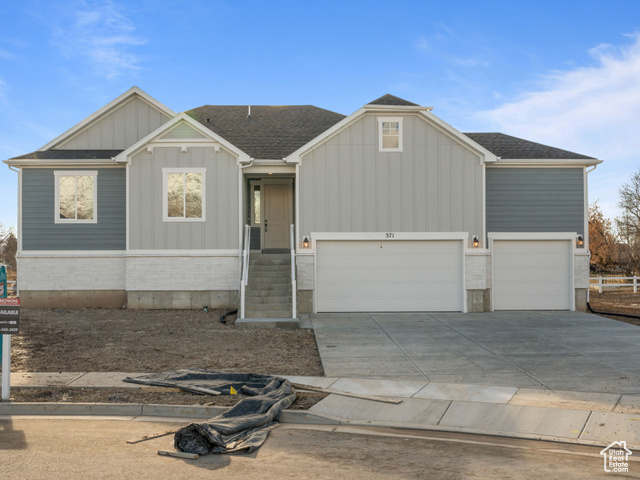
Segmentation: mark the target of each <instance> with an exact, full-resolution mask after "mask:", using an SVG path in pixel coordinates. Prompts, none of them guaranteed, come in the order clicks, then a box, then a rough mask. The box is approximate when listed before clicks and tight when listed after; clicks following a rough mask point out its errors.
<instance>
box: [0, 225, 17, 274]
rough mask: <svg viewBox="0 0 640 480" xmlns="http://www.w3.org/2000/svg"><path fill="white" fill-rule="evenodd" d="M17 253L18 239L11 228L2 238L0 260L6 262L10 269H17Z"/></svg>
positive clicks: (0, 241)
mask: <svg viewBox="0 0 640 480" xmlns="http://www.w3.org/2000/svg"><path fill="white" fill-rule="evenodd" d="M16 253H18V239H17V238H16V235H15V234H14V233H13V230H10V231H9V233H7V234H5V235H4V237H3V238H2V239H1V240H0V262H1V263H4V264H5V265H6V266H7V268H8V269H9V270H15V269H16Z"/></svg>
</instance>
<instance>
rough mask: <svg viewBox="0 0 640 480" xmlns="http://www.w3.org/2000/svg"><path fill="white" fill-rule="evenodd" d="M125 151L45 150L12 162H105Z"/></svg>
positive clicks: (20, 157)
mask: <svg viewBox="0 0 640 480" xmlns="http://www.w3.org/2000/svg"><path fill="white" fill-rule="evenodd" d="M122 151H123V150H122V149H120V150H43V151H36V152H31V153H26V154H24V155H20V156H19V157H13V158H12V160H20V159H36V160H104V159H111V158H113V157H115V156H116V155H118V154H119V153H120V152H122Z"/></svg>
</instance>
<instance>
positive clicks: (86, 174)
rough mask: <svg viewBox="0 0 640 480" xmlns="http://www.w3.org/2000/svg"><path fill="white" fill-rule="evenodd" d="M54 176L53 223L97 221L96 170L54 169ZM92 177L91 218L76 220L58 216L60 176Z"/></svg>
mask: <svg viewBox="0 0 640 480" xmlns="http://www.w3.org/2000/svg"><path fill="white" fill-rule="evenodd" d="M53 176H54V178H55V189H54V190H55V194H54V195H55V197H56V198H55V202H56V208H55V210H54V212H53V215H54V221H55V223H73V224H78V223H98V171H97V170H54V171H53ZM74 176H83V177H93V218H92V219H91V220H78V219H75V218H60V177H74ZM77 215H78V197H77V195H76V216H77Z"/></svg>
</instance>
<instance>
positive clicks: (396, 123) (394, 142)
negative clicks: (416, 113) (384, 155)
mask: <svg viewBox="0 0 640 480" xmlns="http://www.w3.org/2000/svg"><path fill="white" fill-rule="evenodd" d="M378 148H379V150H380V151H381V152H401V151H402V117H378Z"/></svg>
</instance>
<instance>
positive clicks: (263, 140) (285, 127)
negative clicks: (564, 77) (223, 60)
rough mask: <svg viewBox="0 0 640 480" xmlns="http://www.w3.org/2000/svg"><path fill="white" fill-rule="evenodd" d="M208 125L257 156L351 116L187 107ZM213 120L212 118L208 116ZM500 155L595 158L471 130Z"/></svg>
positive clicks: (300, 108)
mask: <svg viewBox="0 0 640 480" xmlns="http://www.w3.org/2000/svg"><path fill="white" fill-rule="evenodd" d="M371 104H372V105H409V106H414V105H415V103H411V102H408V101H406V100H403V99H401V98H398V97H394V96H393V95H389V94H387V95H383V96H382V97H380V98H379V99H377V100H374V101H373V102H371ZM186 113H187V114H188V115H190V116H191V117H192V118H194V119H195V120H197V121H198V122H200V123H201V124H202V125H204V126H205V127H207V128H209V129H210V130H212V131H213V132H215V133H217V134H218V135H220V136H221V137H222V138H224V139H225V140H227V141H229V142H231V143H232V144H233V145H235V146H236V147H238V148H240V149H241V150H242V151H243V152H245V153H247V154H248V155H250V156H251V157H253V158H257V159H282V158H284V157H286V156H288V155H289V154H291V153H293V152H294V151H296V150H297V149H298V148H300V147H301V146H303V145H305V144H306V143H308V142H309V141H311V140H313V139H314V138H315V137H317V136H318V135H320V134H322V133H323V132H325V131H326V130H328V129H329V128H331V127H332V126H333V125H335V124H336V123H338V122H339V121H341V120H342V119H343V118H345V116H344V115H341V114H339V113H336V112H331V111H329V110H325V109H323V108H318V107H314V106H312V105H286V106H269V105H255V106H252V107H251V117H250V118H248V117H247V114H248V106H247V105H204V106H202V107H198V108H194V109H193V110H189V111H188V112H186ZM207 119H209V121H207ZM465 135H466V136H468V137H469V138H471V139H472V140H474V141H475V142H477V143H479V144H480V145H482V146H483V147H484V148H486V149H487V150H489V151H490V152H492V153H493V154H495V155H496V156H498V157H501V158H504V159H513V160H518V159H575V160H587V159H592V158H593V157H588V156H586V155H581V154H579V153H574V152H569V151H567V150H562V149H560V148H555V147H550V146H547V145H542V144H540V143H535V142H531V141H529V140H524V139H522V138H517V137H513V136H511V135H505V134H504V133H465ZM121 152H122V150H113V149H109V150H96V149H93V150H45V151H36V152H32V153H27V154H25V155H20V156H19V157H14V158H13V159H15V160H20V159H37V160H39V159H41V160H58V159H59V160H73V159H78V160H81V159H89V160H103V159H110V158H113V157H115V156H116V155H118V154H119V153H121Z"/></svg>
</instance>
